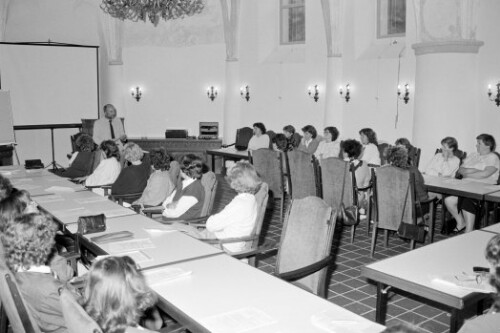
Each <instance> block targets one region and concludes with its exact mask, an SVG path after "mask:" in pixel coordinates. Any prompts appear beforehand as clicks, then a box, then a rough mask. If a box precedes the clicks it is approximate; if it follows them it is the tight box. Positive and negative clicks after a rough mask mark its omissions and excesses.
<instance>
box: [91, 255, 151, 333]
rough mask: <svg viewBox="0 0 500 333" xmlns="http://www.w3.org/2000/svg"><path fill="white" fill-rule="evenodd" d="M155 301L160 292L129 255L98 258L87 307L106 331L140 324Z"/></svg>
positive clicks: (120, 331)
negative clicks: (152, 286)
mask: <svg viewBox="0 0 500 333" xmlns="http://www.w3.org/2000/svg"><path fill="white" fill-rule="evenodd" d="M155 303H156V294H155V293H154V292H153V291H152V290H151V289H150V288H149V287H148V286H147V284H146V280H145V279H144V276H143V275H142V273H141V272H139V270H138V269H137V266H136V264H135V262H134V261H133V260H132V259H131V258H130V257H128V256H123V257H114V256H110V257H105V258H103V259H100V260H97V261H96V262H94V264H93V265H92V267H91V268H90V270H89V272H88V274H87V287H86V290H85V302H84V305H83V307H84V309H85V311H87V313H88V314H89V316H90V317H92V318H93V319H94V320H95V321H96V322H97V324H98V325H99V327H101V329H102V331H103V332H104V333H123V332H125V331H126V329H127V328H128V327H139V321H140V319H141V317H142V315H143V313H144V311H146V310H148V309H150V308H152V307H153V306H154V304H155Z"/></svg>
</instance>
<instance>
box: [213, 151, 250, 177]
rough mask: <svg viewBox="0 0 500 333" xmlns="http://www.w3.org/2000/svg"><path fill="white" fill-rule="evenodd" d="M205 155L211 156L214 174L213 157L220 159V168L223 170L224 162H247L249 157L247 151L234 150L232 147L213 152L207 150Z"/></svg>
mask: <svg viewBox="0 0 500 333" xmlns="http://www.w3.org/2000/svg"><path fill="white" fill-rule="evenodd" d="M206 153H207V155H211V156H212V170H214V172H215V157H216V156H219V157H222V167H223V168H224V166H225V164H226V160H248V159H250V157H249V156H248V150H236V148H234V146H232V147H227V148H221V149H215V150H207V151H206Z"/></svg>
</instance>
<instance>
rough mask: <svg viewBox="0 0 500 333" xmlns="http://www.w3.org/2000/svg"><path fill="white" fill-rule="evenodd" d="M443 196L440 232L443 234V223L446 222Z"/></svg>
mask: <svg viewBox="0 0 500 333" xmlns="http://www.w3.org/2000/svg"><path fill="white" fill-rule="evenodd" d="M444 199H445V197H444V196H443V198H442V199H441V233H442V234H444V231H445V230H444V229H445V228H444V224H445V222H446V205H445V204H444Z"/></svg>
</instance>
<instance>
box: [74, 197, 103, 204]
mask: <svg viewBox="0 0 500 333" xmlns="http://www.w3.org/2000/svg"><path fill="white" fill-rule="evenodd" d="M108 200H109V199H108V198H106V197H101V196H100V195H95V196H92V197H90V198H81V199H75V202H76V203H78V204H80V205H84V204H88V203H95V202H102V201H108Z"/></svg>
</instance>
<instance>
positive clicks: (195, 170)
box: [161, 154, 205, 221]
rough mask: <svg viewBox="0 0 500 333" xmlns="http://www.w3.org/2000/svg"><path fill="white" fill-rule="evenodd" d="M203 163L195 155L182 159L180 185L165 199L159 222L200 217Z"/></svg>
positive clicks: (203, 191) (203, 194)
mask: <svg viewBox="0 0 500 333" xmlns="http://www.w3.org/2000/svg"><path fill="white" fill-rule="evenodd" d="M203 169H204V166H203V161H202V160H201V158H199V157H198V156H196V155H193V154H188V155H186V156H184V157H183V158H182V162H181V178H182V179H183V180H182V184H181V185H180V186H179V188H177V189H176V190H175V192H173V193H172V194H171V195H170V196H168V197H167V199H165V201H164V202H163V204H162V206H163V208H164V211H163V217H162V219H161V221H172V220H182V219H191V218H195V217H200V215H201V209H202V208H203V201H204V200H205V189H204V188H203V185H202V184H201V177H202V176H203Z"/></svg>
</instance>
